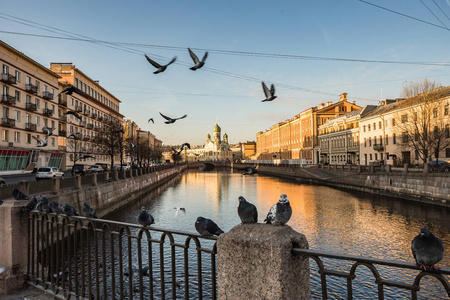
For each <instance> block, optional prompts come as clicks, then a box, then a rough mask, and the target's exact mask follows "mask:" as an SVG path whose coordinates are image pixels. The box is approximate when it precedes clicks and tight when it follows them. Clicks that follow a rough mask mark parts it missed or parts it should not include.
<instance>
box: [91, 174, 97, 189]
mask: <svg viewBox="0 0 450 300" xmlns="http://www.w3.org/2000/svg"><path fill="white" fill-rule="evenodd" d="M92 185H93V186H96V185H98V184H97V173H94V174H92Z"/></svg>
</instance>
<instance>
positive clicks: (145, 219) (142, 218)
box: [138, 206, 155, 227]
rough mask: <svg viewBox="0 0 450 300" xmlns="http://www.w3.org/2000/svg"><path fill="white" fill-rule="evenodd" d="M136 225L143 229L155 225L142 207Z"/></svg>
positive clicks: (153, 220)
mask: <svg viewBox="0 0 450 300" xmlns="http://www.w3.org/2000/svg"><path fill="white" fill-rule="evenodd" d="M138 223H139V224H141V225H142V226H143V227H146V226H150V225H152V224H154V223H155V219H154V218H153V217H152V215H151V214H150V213H148V212H147V209H146V208H145V206H142V208H141V212H140V213H139V216H138Z"/></svg>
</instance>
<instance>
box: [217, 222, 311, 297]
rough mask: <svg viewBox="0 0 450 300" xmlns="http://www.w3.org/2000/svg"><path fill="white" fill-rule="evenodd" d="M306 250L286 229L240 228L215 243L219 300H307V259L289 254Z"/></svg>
mask: <svg viewBox="0 0 450 300" xmlns="http://www.w3.org/2000/svg"><path fill="white" fill-rule="evenodd" d="M293 247H296V248H308V241H307V240H306V237H305V236H304V235H303V234H301V233H298V232H296V231H294V230H293V229H292V228H291V227H290V226H273V225H270V224H261V223H259V224H240V225H238V226H235V227H234V228H233V229H231V230H230V231H229V232H227V233H224V234H221V235H220V236H219V238H218V240H217V253H218V254H217V276H218V277H217V284H218V295H219V300H225V299H227V300H230V299H267V300H297V299H311V292H310V282H309V259H308V258H307V257H304V256H302V255H294V254H292V248H293Z"/></svg>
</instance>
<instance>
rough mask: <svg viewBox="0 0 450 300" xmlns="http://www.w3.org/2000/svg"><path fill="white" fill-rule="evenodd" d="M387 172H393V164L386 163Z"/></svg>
mask: <svg viewBox="0 0 450 300" xmlns="http://www.w3.org/2000/svg"><path fill="white" fill-rule="evenodd" d="M386 172H387V173H391V172H392V166H391V165H386Z"/></svg>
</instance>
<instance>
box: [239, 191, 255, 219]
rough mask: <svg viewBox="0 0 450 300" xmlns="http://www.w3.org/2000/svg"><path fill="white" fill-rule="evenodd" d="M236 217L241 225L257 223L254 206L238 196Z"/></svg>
mask: <svg viewBox="0 0 450 300" xmlns="http://www.w3.org/2000/svg"><path fill="white" fill-rule="evenodd" d="M238 215H239V218H240V219H241V222H242V223H258V210H257V209H256V206H254V205H253V204H251V203H250V202H247V200H245V198H244V197H242V196H239V206H238Z"/></svg>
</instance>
